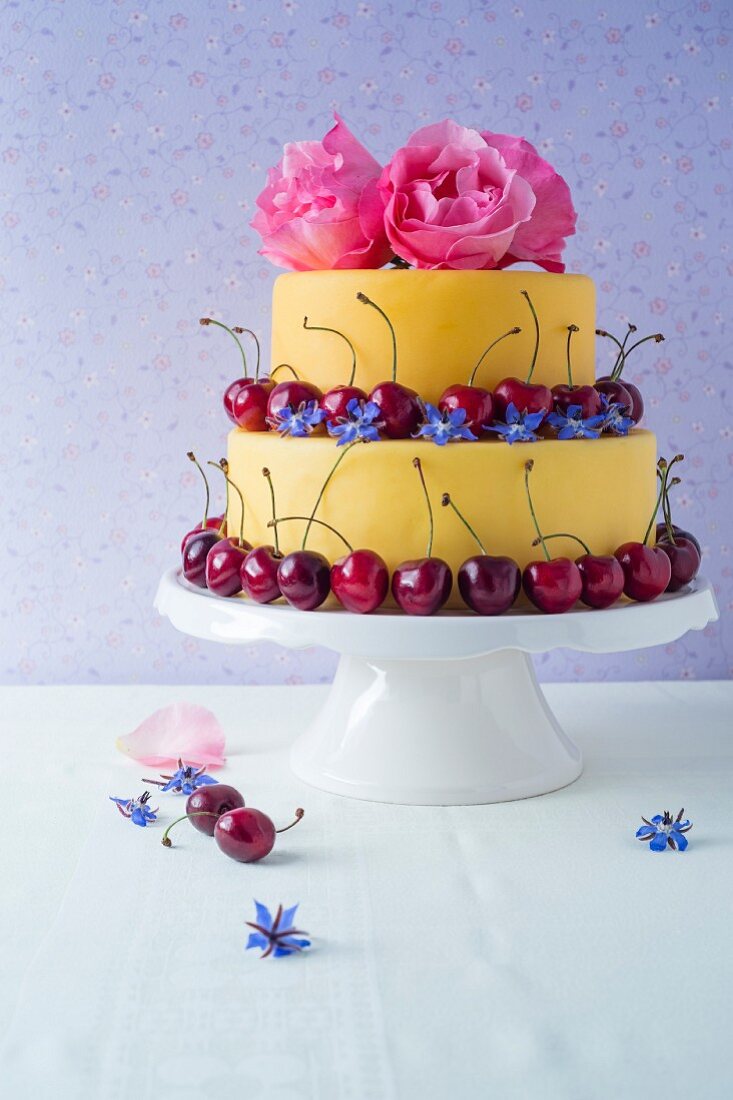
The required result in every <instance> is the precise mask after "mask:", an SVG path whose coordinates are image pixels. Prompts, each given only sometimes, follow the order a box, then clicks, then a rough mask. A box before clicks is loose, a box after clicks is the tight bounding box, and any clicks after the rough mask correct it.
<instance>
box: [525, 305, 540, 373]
mask: <svg viewBox="0 0 733 1100" xmlns="http://www.w3.org/2000/svg"><path fill="white" fill-rule="evenodd" d="M522 296H523V297H524V298H526V299H527V305H528V306H529V308H530V309H531V311H532V319H533V320H534V353H533V355H532V362H531V364H530V367H529V374H528V375H527V377H526V379H525V382H529V381H530V380H531V378H532V375H533V374H534V368H535V365H536V363H537V355H538V353H539V350H540V322H539V318H538V316H537V310H536V309H535V308H534V303H533V302H532V299H531V298H530V296H529V294H528V293H527V291H526V290H523V291H522Z"/></svg>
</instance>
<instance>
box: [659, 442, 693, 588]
mask: <svg viewBox="0 0 733 1100" xmlns="http://www.w3.org/2000/svg"><path fill="white" fill-rule="evenodd" d="M683 457H684V456H683V455H675V456H674V458H673V459H672V460H671V461H670V463H669V465H668V466H667V469H666V470H664V471H663V472H662V474H661V482H662V510H663V513H664V531H663V533H662V535H661V537H658V538H657V546H658V547H659V548H660V549H661V550H663V551H664V553H665V554H666V555H667V557H668V558H669V564H670V568H671V570H672V573H671V576H670V578H669V583H668V585H667V592H678V591H679V590H680V588H684V587H685V585H687V584H689V583H690V582H691V581H693V580H694V579H695V577H696V576H697V574H698V573H699V571H700V562H701V557H702V555H701V552H700V544H699V542H698V541H697V539H696V538H695V537H694V535H688V534H686V533H684V532H683V531H682V530H681V529H680V528H679V527H677V528H675V526H674V524H673V523H672V511H671V508H670V504H669V490H670V489H671V488H672V487H673V486H675V485H679V484H680V478H678V477H673V478H672V479H671V480H670V477H669V473H670V470H671V469H672V467H673V466H674V464H675V463H676V462H681V461H682V459H683Z"/></svg>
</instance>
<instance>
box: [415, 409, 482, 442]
mask: <svg viewBox="0 0 733 1100" xmlns="http://www.w3.org/2000/svg"><path fill="white" fill-rule="evenodd" d="M466 415H467V414H466V410H465V409H452V410H448V409H446V411H445V412H441V411H440V409H437V408H436V407H435V405H431V404H429V403H428V402H426V403H425V423H424V424H421V425H420V427H419V428H418V430H417V431H416V432H415V435H414V438H415V439H419V438H420V437H421V436H422V437H423V438H424V439H430V440H432V442H433V443H437V444H438V446H439V447H444V446H445V444H446V443H451V442H452V441H453V440H455V439H468V440H471V441H474V442H475V440H476V438H477V437H476V436H475V435H474V434H473V432H472V431H471V429H470V428H467V427H466V426H465V420H466Z"/></svg>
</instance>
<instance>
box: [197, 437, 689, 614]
mask: <svg viewBox="0 0 733 1100" xmlns="http://www.w3.org/2000/svg"><path fill="white" fill-rule="evenodd" d="M357 445H358V444H357V442H352V443H350V444H348V445H347V446H346V447H344V449H343V450H342V452H341V454H340V455H339V457H338V459H337V460H336V462H335V464H334V466H333V467H332V469H331V471H330V473H329V474H328V477H327V478H326V480H325V482H324V484H323V486H322V487H321V490H320V493H319V495H318V498H317V500H316V502H315V505H314V507H313V509H312V511H311V514H310V515H309V516H281V517H278V516H277V514H276V504H275V490H274V486H273V482H272V476H271V474H270V471H269V470H267V469H264V470H263V471H262V473H263V476H264V477H265V478H266V479H267V481H268V484H269V488H270V495H271V501H272V519H271V520H270V523H269V524H268V526H270V527H272V528H273V544H272V545H267V546H256V547H253V546H252V545H251V544H250V543H249V542H247V541H246V540H245V538H244V517H245V506H244V499H243V497H242V494H241V492H240V490H239V489H238V487H237V486H236V485H235V484H234V483H233V482H232V481H231V480H230V479H229V477H228V466H227V463H226V461H225V460H224V459H222V460H221V461H220V462H219V463H215V462H212V463H210V464H209V465H211V466H213V467H214V468H216V469H219V470H220V471H221V472H222V473H223V475H224V477H225V478H226V484H227V504H228V501H229V490H230V489H231V490H233V491H235V492H236V493H237V494H238V496H239V500H240V507H241V512H240V516H241V519H240V531H239V535H238V536H231V535H228V534H227V523H226V513H225V515H224V516H217V517H214V518H213V519H210V518H209V517H208V508H209V500H210V496H209V485H208V481H207V478H206V475H205V473H204V471H203V468H202V467H201V466H200V464H199V463H198V461H197V459H196V457H195V455H194V454H193V452H189V453H188V457H189V459H190V460H191V461H192V462H193V463H195V465H196V467H197V468H198V470H199V471H200V473H201V475H202V477H203V479H204V484H205V486H206V506H205V510H204V517H203V521H202V522H201V523H200V524H199V525H198V526H197V527H195V528H194V529H193V530H192V531H189V532H188V534H186V535H185V536H184V539H183V541H182V544H181V555H182V565H183V575H184V577H185V578H186V580H187V581H189V582H190V583H191V584H193V585H196V586H197V587H199V588H207V589H209V590H210V591H211V592H214V593H215V594H217V595H220V596H235V595H238V594H239V593H241V592H243V593H244V594H245V595H246V596H248V597H249V598H250V599H252V600H254V601H255V602H257V603H261V604H267V603H272V602H273V601H274V600H277V599H279V598H280V597H284V599H285V600H286V601H287V602H288V603H289V604H290V605H291V606H293V607H296V608H298V609H300V610H303V611H312V610H314V609H315V608H317V607H320V606H321V604H323V602H324V601H325V600H326V598H327V596H328V595H329V593H330V592H332V593H333V595H334V596H335V597H336V599H337V600H338V602H339V603H340V604H341V606H342V607H344V608H345V609H346V610H347V611H351V612H355V613H357V614H368V613H370V612H372V611H376V610H377V608H379V607H381V605H382V604H383V603H384V601H385V599H386V597H387V593H388V592H389V591H390V590H391V592H392V596H393V598H394V600H395V603H396V604H397V606H398V607H399V608H400V609H401V610H402V611H404V612H405V613H406V614H408V615H432V614H434V613H435V612H437V611H439V610H440V609H441V608H442V607H443V606H444V605H445V603H446V602H447V600H448V598H449V596H450V594H451V591H452V588H453V573H452V570H451V568H450V566H449V565H448V563H447V562H445V561H443V560H442V559H441V558H438V557H434V556H433V553H432V547H433V532H434V519H433V509H432V504H431V500H430V494H429V492H428V488H427V485H426V482H425V477H424V474H423V470H422V465H421V462H420V459H419V458H414V459H413V460H412V461H413V465H414V467H415V469H416V470H417V474H418V477H419V480H420V485H421V487H422V491H423V494H424V498H425V503H426V509H427V516H428V540H427V549H426V554H425V556H424V557H422V558H416V559H411V560H408V561H404V562H402V563H401V564H400V565H398V566H397V568H396V569H395V570H394V572H393V573H392V576H391V578H390V575H389V570H388V568H387V565H386V563H385V562H384V560H383V559H382V558H381V557H380V555H379V554H377V553H375V551H373V550H370V549H354V548H353V547H352V546H351V544H350V543H349V542H348V541H347V540H346V539H345V538H344V536H343V535H342V534H341V533H340V532H339V531H337V530H336V529H335V528H334V527H333V526H331V525H330V524H328V523H324V522H323V521H322V520H319V519H317V518H316V516H315V513H316V511H317V509H318V506H319V504H320V502H321V499H322V497H323V494H324V491H325V489H326V486H327V485H328V483H329V481H330V479H331V478H332V477H333V475H334V474H335V472H336V470H337V468H338V466H339V464H340V463H341V462H342V461H343V459H344V458H345V457H346V455H347V454H348V452H349V451H350V450H351V449H352V448H353V447H355V446H357ZM682 459H683V456H682V455H675V457H674V458H673V459H672V460H671V462H669V463H668V462H667V461H666V460H665V459H663V458H660V460H659V462H658V464H657V476H658V479H659V491H658V495H657V498H656V501H655V505H654V511H653V513H652V516H651V518H650V520H649V525H648V527H647V530H646V533H645V534H644V537H643V538H642V539H641V541H639V542H635V541H632V542H626V543H624V544H623V545H622V546H619V547H618V549H617V550H616V551H615V553H614V554H613V555H600V554H594V553H593V552H592V550H591V549H590V547H589V546H588V545H587V544H586V543H585V542H584V541H583V540H582V539H581V538H580V537H579V536H577V535H575V534H570V533H568V532H564V531H558V532H552V533H550V534H543V532H542V530H541V528H540V525H539V521H538V518H537V513H536V511H535V506H534V501H533V497H532V492H531V488H530V476H531V473H532V470H533V468H534V460H529V461H528V462H526V463H525V467H524V486H525V493H526V497H527V505H528V508H529V513H530V516H531V518H532V523H533V525H534V529H535V531H536V536H537V537H536V538H535V540H534V542H533V544H532V545H533V546H540V547H541V549H542V554H543V557H542V558H538V560H536V561H532V562H530V563H529V564H528V565H527V566H526V567H525V568H524V570H523V571H522V570H520V568H519V565H518V564H517V562H516V561H514V560H513V559H512V558H509V557H503V556H495V555H492V554H489V553H488V552H487V550H486V547H485V546H484V543H483V542H482V540H481V539H480V537H479V536H478V534H477V533H476V530H475V529H474V527H473V526H472V525H471V523H470V522H469V520H468V519H467V518H466V517H465V516H464V515H463V513H462V512H461V511H460V510H459V508H458V506H457V505H456V504H455V503H454V501H453V499H452V498H451V496H450V494H449V493H444V494H443V495H442V505H443V506H444V507H450V508H451V509H452V510H453V512H454V513H455V515H456V516H457V518H458V519H459V520H460V521H461V522H462V523H463V524H464V525H465V527H466V528H467V530H468V531H469V533H470V534H471V536H472V537H473V539H474V540H475V542H476V544H477V548H478V550H479V553H478V554H476V555H474V556H472V557H470V558H468V559H467V560H466V561H465V562H464V563H463V564H462V565H461V567H460V569H459V570H458V575H457V583H458V590H459V592H460V594H461V598H462V599H463V602H464V603H465V605H466V607H468V608H469V609H470V610H472V611H474V612H476V613H477V614H479V615H501V614H502V613H503V612H505V611H508V609H509V608H510V607H511V606H512V605H513V604H514V602H515V600H516V599H517V597H518V595H519V592H520V590H521V589H522V588H523V589H524V592H525V593H526V595H527V597H528V598H529V600H530V601H531V602H532V603H533V604H534V605H535V607H537V608H538V609H539V610H540V611H543V612H546V613H548V614H557V613H561V612H564V611H569V610H570V608H572V607H573V606H574V605H575V604H576V603H577V601H578V600H580V602H581V603H583V604H585V605H586V606H587V607H590V608H595V609H602V608H606V607H610V606H611V605H612V604H614V603H615V602H616V601H617V600H618V599H619V598H620V597H621V595H622V594H623V595H625V596H627V597H628V598H629V599H631V600H635V601H638V602H647V601H649V600H653V599H656V597H657V596H660V595H661V594H662V593H663V592H676V591H678V590H679V589H680V588H682V587H684V586H685V585H687V584H689V583H690V582H691V581H692V580H693V579H694V578H695V576H696V575H697V572H698V570H699V568H700V559H701V550H700V543H699V542H698V540H697V539H696V538H695V536H694V535H692V534H691V533H690V532H689V531H685V530H683V529H682V528H680V527H677V526H675V525H674V524H673V523H672V514H671V508H670V503H669V492H670V489H671V488H673V487H674V486H675V485H678V484H679V483H680V479H679V478H678V477H670V473H671V470H672V469H673V467H674V466H675V465H676V464H677V463H678V462H680V461H682ZM660 505H661V507H662V511H663V516H664V519H663V521H662V522H661V523H659V524H657V526H656V529H655V545H653V546H651V545H649V538H650V536H651V532H652V528H653V527H654V524H655V520H656V517H657V513H658V511H659V508H660ZM292 520H299V521H305V529H304V534H303V539H302V544H301V548H300V549H299V550H295V551H293V552H291V553H289V554H283V553H282V552H281V551H280V545H279V538H278V527H279V525H280V524H281V523H284V522H289V521H292ZM313 524H318V525H320V526H323V527H325V528H328V530H330V531H332V532H333V533H334V534H335V535H337V536H338V537H339V538H340V539H341V540H342V541H343V543H344V545H345V547H346V551H347V553H346V554H345V555H344V556H342V557H340V558H338V559H337V560H336V561H334V562H333V563H330V562H329V561H328V559H327V558H326V557H325V556H324V555H323V554H320V553H317V552H315V551H313V550H309V549H307V541H308V536H309V533H310V531H311V528H312V526H313ZM558 538H564V539H571V540H574V541H575V542H577V543H578V544H579V545H580V547H581V548H582V550H583V553H582V554H581V556H580V557H578V558H576V559H575V560H573V559H571V558H568V557H562V556H557V557H553V556H552V554H551V552H550V549H549V547H548V544H549V543H551V541H552V540H553V539H558Z"/></svg>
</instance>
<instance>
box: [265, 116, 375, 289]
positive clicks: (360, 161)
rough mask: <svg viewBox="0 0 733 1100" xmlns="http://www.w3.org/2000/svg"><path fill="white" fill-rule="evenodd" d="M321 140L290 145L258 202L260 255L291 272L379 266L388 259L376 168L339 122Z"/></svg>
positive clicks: (337, 120) (367, 154) (361, 146)
mask: <svg viewBox="0 0 733 1100" xmlns="http://www.w3.org/2000/svg"><path fill="white" fill-rule="evenodd" d="M334 117H335V119H336V125H335V126H334V127H333V128H332V129H331V130H329V132H328V133H327V134H326V136H325V137H324V139H323V141H296V142H289V143H288V144H287V145H286V146H285V149H284V153H283V158H282V160H281V161H280V163H279V164H278V165H277V167H276V168H271V169H270V171H269V173H268V182H267V186H266V187H265V189H264V190H263V191H262V193H261V194H260V195H259V196H258V198H257V206H258V207H259V210H258V211H257V213H256V214H255V216H254V218H253V220H252V227H253V228H254V229H256V230H257V232H258V233H259V234H260V236H261V237H262V243H263V247H262V248H261V249H260V255H262V256H267V258H268V259H269V260H272V262H273V263H275V264H279V265H280V267H287V268H290V269H291V270H292V271H314V270H323V269H326V270H328V269H339V268H364V267H371V268H373V267H382V265H383V264H385V263H386V262H387V260H388V259H389V258H390V256H391V254H392V253H391V250H390V247H389V244H388V242H387V238H386V235H385V231H384V222H383V217H382V211H383V203H382V201H381V200H380V198H379V194H378V192H377V179H378V177H379V173H380V170H381V169H380V166H379V164H378V163H377V162H376V160H374V158H373V157H372V156H371V154H370V153H368V152H367V150H366V149H365V148H364V146H363V145H362V144H361V143H360V142H358V141H357V140H356V138H355V137H354V135H353V134H352V133H351V132H350V131H349V129H348V127H347V126H346V124H345V123H344V122H343V121H342V120H341V119H340V118H339V117H338V115H335V116H334Z"/></svg>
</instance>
